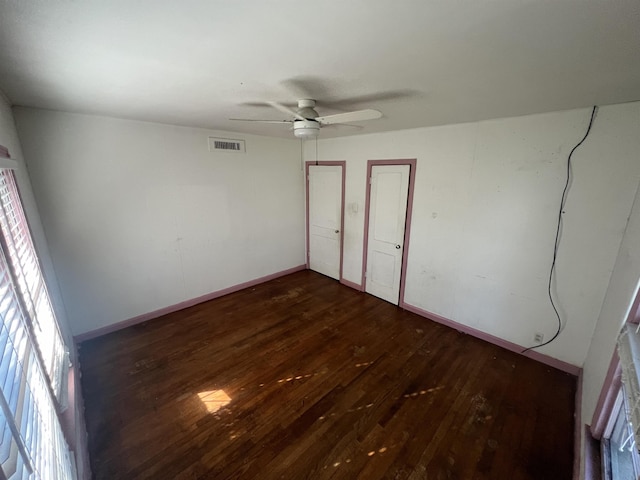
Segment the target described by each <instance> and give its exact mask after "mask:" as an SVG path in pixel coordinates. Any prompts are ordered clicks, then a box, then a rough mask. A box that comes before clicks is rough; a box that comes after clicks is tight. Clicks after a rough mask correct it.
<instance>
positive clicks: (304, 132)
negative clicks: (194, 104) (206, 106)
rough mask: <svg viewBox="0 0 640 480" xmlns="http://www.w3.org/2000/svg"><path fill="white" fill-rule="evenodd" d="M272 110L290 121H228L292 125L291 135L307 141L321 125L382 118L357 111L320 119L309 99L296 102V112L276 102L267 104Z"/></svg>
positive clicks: (315, 136) (372, 111) (313, 103)
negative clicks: (284, 114)
mask: <svg viewBox="0 0 640 480" xmlns="http://www.w3.org/2000/svg"><path fill="white" fill-rule="evenodd" d="M267 103H268V104H269V105H271V106H272V107H273V108H275V109H277V110H280V111H281V112H283V113H286V114H288V115H291V116H292V117H293V119H292V120H284V121H283V120H251V119H241V118H231V119H230V120H238V121H241V122H243V121H244V122H262V123H292V124H293V134H294V135H295V137H296V138H301V139H302V140H309V139H312V138H318V134H319V133H320V128H321V127H322V126H323V125H339V124H348V123H349V122H362V121H365V120H375V119H378V118H380V117H382V113H381V112H379V111H378V110H371V109H367V110H358V111H356V112H347V113H337V114H335V115H327V116H323V117H321V116H320V115H318V112H316V110H315V106H316V101H315V100H313V99H311V98H302V99H300V100H298V110H292V109H291V108H289V107H287V106H285V105H282V104H280V103H278V102H267Z"/></svg>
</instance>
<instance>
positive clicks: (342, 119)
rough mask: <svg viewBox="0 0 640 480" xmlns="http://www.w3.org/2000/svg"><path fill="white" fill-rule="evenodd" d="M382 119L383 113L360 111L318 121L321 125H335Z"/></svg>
mask: <svg viewBox="0 0 640 480" xmlns="http://www.w3.org/2000/svg"><path fill="white" fill-rule="evenodd" d="M380 117H382V112H379V111H378V110H371V109H369V110H358V111H356V112H347V113H337V114H335V115H327V116H326V117H317V118H316V121H317V122H320V124H321V125H331V124H334V123H348V122H361V121H364V120H375V119H376V118H380Z"/></svg>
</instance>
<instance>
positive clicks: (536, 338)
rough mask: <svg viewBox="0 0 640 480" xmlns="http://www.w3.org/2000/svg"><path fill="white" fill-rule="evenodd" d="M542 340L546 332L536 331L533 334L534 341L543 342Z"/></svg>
mask: <svg viewBox="0 0 640 480" xmlns="http://www.w3.org/2000/svg"><path fill="white" fill-rule="evenodd" d="M542 340H544V334H542V333H539V332H538V333H534V334H533V341H534V342H536V343H542Z"/></svg>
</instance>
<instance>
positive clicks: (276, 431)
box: [80, 271, 576, 480]
mask: <svg viewBox="0 0 640 480" xmlns="http://www.w3.org/2000/svg"><path fill="white" fill-rule="evenodd" d="M80 354H81V367H82V386H83V393H84V399H85V403H86V419H87V428H88V432H89V448H90V454H91V466H92V469H93V473H94V476H95V478H96V479H136V478H153V479H189V478H206V479H218V478H219V479H225V478H234V479H252V478H259V479H272V478H273V479H275V478H285V479H296V480H297V479H310V478H313V479H315V478H322V479H325V478H332V479H356V478H361V479H367V480H370V479H377V478H388V479H412V480H414V479H433V480H439V479H475V478H478V479H488V478H491V479H501V480H502V479H505V480H506V479H534V478H535V479H545V480H556V479H558V480H560V479H570V478H571V477H572V463H573V408H574V396H575V389H576V380H575V378H574V377H572V376H570V375H567V374H565V373H563V372H560V371H558V370H555V369H552V368H550V367H547V366H545V365H542V364H540V363H537V362H535V361H533V360H530V359H527V358H525V357H523V356H520V355H517V354H514V353H511V352H508V351H506V350H502V349H500V348H498V347H496V346H493V345H491V344H488V343H485V342H483V341H481V340H478V339H475V338H473V337H471V336H468V335H464V334H461V333H459V332H457V331H455V330H452V329H450V328H448V327H445V326H442V325H439V324H437V323H433V322H431V321H429V320H426V319H424V318H422V317H419V316H417V315H414V314H411V313H408V312H405V311H403V310H401V309H399V308H398V307H395V306H393V305H390V304H388V303H386V302H383V301H381V300H379V299H377V298H375V297H372V296H370V295H366V294H363V293H359V292H356V291H354V290H352V289H350V288H348V287H345V286H343V285H340V284H339V283H338V282H336V281H334V280H331V279H328V278H326V277H323V276H322V275H319V274H316V273H313V272H310V271H304V272H299V273H295V274H293V275H289V276H287V277H283V278H280V279H277V280H273V281H271V282H268V283H265V284H262V285H259V286H256V287H253V288H249V289H247V290H243V291H241V292H237V293H234V294H231V295H228V296H225V297H222V298H219V299H216V300H213V301H210V302H207V303H204V304H200V305H197V306H195V307H192V308H189V309H186V310H183V311H181V312H178V313H174V314H170V315H166V316H164V317H162V318H160V319H157V320H153V321H150V322H147V323H144V324H140V325H137V326H133V327H130V328H127V329H125V330H121V331H118V332H115V333H111V334H109V335H105V336H103V337H100V338H97V339H94V340H89V341H86V342H84V343H82V345H81V346H80Z"/></svg>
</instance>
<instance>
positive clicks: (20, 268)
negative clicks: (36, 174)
mask: <svg viewBox="0 0 640 480" xmlns="http://www.w3.org/2000/svg"><path fill="white" fill-rule="evenodd" d="M0 207H1V208H0V228H1V230H2V237H3V240H2V241H1V242H0V243H2V246H3V247H4V249H5V255H6V256H7V257H8V260H9V261H10V264H9V267H10V268H11V272H12V273H13V278H14V279H15V280H16V281H17V283H18V289H19V292H20V294H21V296H20V297H21V301H22V302H23V304H22V306H23V308H24V309H25V310H26V312H27V315H28V317H29V319H30V320H31V322H30V323H31V326H32V329H33V334H34V336H35V340H36V343H37V345H36V347H37V349H38V351H36V355H40V357H41V360H42V363H43V366H44V369H45V372H46V374H47V376H48V377H49V382H50V385H51V389H52V390H53V394H54V395H55V397H56V398H57V399H58V401H60V400H61V398H62V396H63V389H64V387H65V385H66V383H65V380H66V375H67V372H68V367H69V365H68V363H69V361H68V352H67V348H66V345H65V343H64V340H63V337H62V335H61V333H60V330H59V328H58V323H57V321H56V319H55V315H54V313H53V308H52V306H51V300H50V298H49V293H48V292H47V287H46V285H45V283H44V278H43V276H42V270H41V268H40V264H39V262H38V256H37V255H36V251H35V248H34V245H33V241H32V239H31V234H30V232H29V225H28V224H27V219H26V217H25V214H24V210H23V209H22V204H21V202H20V196H19V194H18V187H17V185H16V181H15V178H14V174H13V172H12V171H11V170H8V169H2V170H0Z"/></svg>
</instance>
